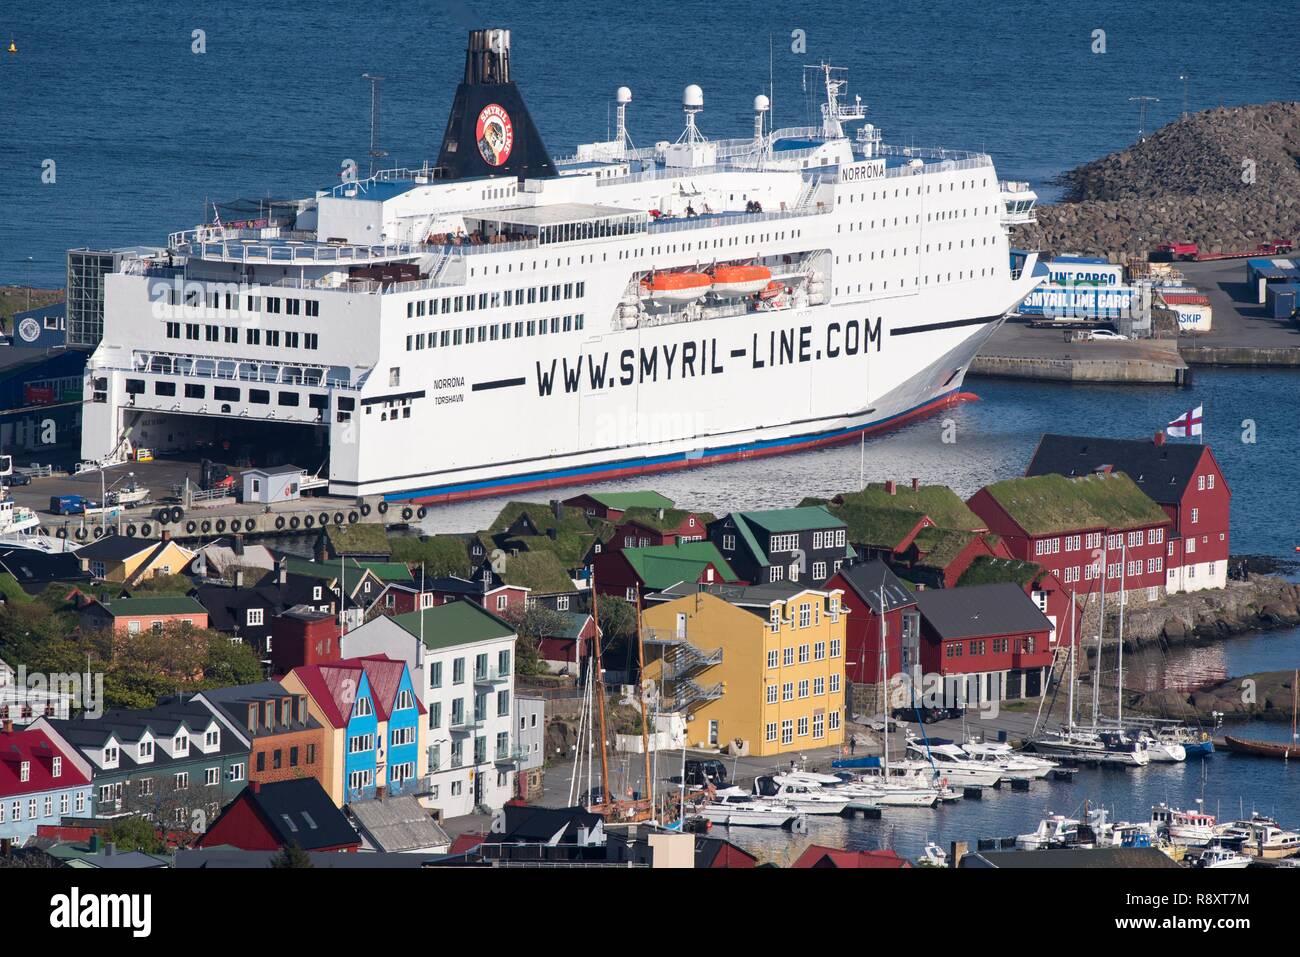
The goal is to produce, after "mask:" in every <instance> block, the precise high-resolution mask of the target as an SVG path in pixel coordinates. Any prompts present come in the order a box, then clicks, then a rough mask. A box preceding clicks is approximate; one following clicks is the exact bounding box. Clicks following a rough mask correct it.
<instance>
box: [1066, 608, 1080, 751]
mask: <svg viewBox="0 0 1300 957" xmlns="http://www.w3.org/2000/svg"><path fill="white" fill-rule="evenodd" d="M1077 611H1078V605H1076V604H1075V595H1074V589H1071V590H1070V715H1069V724H1068V727H1069V729H1070V730H1071V731H1073V730H1074V647H1075V635H1074V621H1075V618H1076V614H1075V613H1076V612H1077Z"/></svg>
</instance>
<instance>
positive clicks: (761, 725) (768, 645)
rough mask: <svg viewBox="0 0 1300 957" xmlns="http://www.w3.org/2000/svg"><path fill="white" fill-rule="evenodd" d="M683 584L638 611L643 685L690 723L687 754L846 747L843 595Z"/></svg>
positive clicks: (783, 586) (782, 587) (784, 587)
mask: <svg viewBox="0 0 1300 957" xmlns="http://www.w3.org/2000/svg"><path fill="white" fill-rule="evenodd" d="M699 587H700V586H697V585H694V584H691V583H683V584H681V585H677V586H674V587H673V588H670V589H668V590H667V591H665V592H662V593H660V594H659V595H658V596H655V597H654V600H653V601H652V603H651V604H650V606H649V607H647V608H646V609H645V612H644V628H643V634H644V637H645V641H646V657H647V659H649V660H648V661H647V664H646V677H647V678H650V679H652V680H654V681H655V682H656V683H657V684H658V685H659V686H660V687H661V688H662V690H663V694H664V696H665V703H666V704H669V705H670V706H671V707H673V708H675V709H677V710H679V711H684V712H685V713H686V715H687V724H686V738H687V743H688V745H689V746H691V747H719V748H722V747H728V746H731V745H733V743H737V744H738V746H739V748H740V749H741V750H742V751H747V752H748V753H749V754H758V755H775V754H786V753H792V752H799V751H802V750H806V749H810V748H825V747H832V746H835V747H838V746H839V745H841V744H842V743H843V742H844V693H845V680H844V630H845V622H846V615H847V614H848V613H847V612H846V611H845V610H844V608H843V605H842V603H841V601H840V598H841V596H842V594H843V593H842V592H841V591H840V590H839V589H836V590H834V591H830V592H826V591H821V590H819V589H815V588H800V587H799V586H798V585H796V584H792V583H779V582H778V583H774V584H770V585H756V586H727V585H722V586H710V587H709V588H707V589H705V590H700V591H697V590H696V589H697V588H699Z"/></svg>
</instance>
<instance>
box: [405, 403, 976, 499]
mask: <svg viewBox="0 0 1300 957" xmlns="http://www.w3.org/2000/svg"><path fill="white" fill-rule="evenodd" d="M978 398H979V396H977V395H975V394H974V393H972V392H956V391H953V392H948V393H946V394H944V395H941V396H939V397H938V398H937V399H932V400H931V401H929V402H926V403H924V404H922V405H919V406H917V407H916V408H914V409H908V410H907V411H906V412H900V413H899V414H898V415H895V416H892V417H890V418H888V419H882V420H880V421H879V422H873V423H871V424H870V425H867V426H853V427H850V428H847V429H836V430H834V431H831V432H823V433H817V434H814V435H803V436H793V437H791V438H786V439H770V440H767V441H760V442H752V443H748V444H745V445H738V446H729V447H725V448H720V449H715V450H712V451H709V452H703V453H699V454H694V453H691V454H688V453H685V452H679V453H675V454H673V455H665V456H659V457H653V458H643V459H627V460H624V461H622V462H608V463H603V464H598V465H584V466H580V467H578V468H572V469H558V470H556V471H553V472H532V473H529V474H527V475H519V476H506V477H503V478H495V479H485V480H483V481H481V482H466V483H463V484H459V485H442V486H437V487H435V488H428V489H417V490H415V491H411V492H390V493H389V494H387V495H385V496H384V499H385V500H386V501H389V502H415V503H417V504H420V505H435V504H445V503H449V502H464V501H469V500H470V499H476V498H489V497H492V496H497V495H509V494H513V493H515V492H525V491H529V490H531V489H539V488H559V487H562V486H566V485H581V484H583V483H585V482H593V481H602V482H603V481H609V480H611V479H618V478H630V477H631V476H634V475H649V474H653V473H656V472H671V471H676V470H678V469H686V468H694V467H695V466H698V465H719V464H721V463H723V462H736V461H740V460H741V459H754V458H761V457H764V456H769V455H785V454H787V453H789V452H804V451H807V450H808V449H816V448H821V447H823V446H827V445H837V444H839V443H843V442H849V441H852V440H853V439H856V438H857V437H858V436H860V435H863V434H867V435H869V434H871V433H873V432H881V431H884V430H886V429H891V428H895V427H897V426H899V425H902V424H903V423H904V422H908V421H910V420H912V419H915V418H919V417H921V416H924V415H927V414H929V413H931V412H934V411H936V410H938V409H941V408H945V407H947V406H950V405H955V404H956V403H958V402H967V401H970V400H974V399H978Z"/></svg>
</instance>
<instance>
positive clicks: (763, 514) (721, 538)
mask: <svg viewBox="0 0 1300 957" xmlns="http://www.w3.org/2000/svg"><path fill="white" fill-rule="evenodd" d="M709 540H710V541H711V542H713V544H715V545H717V546H718V548H719V549H720V550H721V552H722V555H723V557H724V558H726V560H727V562H728V563H729V564H730V565H731V567H732V568H733V569H734V570H735V572H736V574H737V575H739V576H740V578H741V579H742V580H743V581H747V582H750V583H751V584H762V583H764V582H779V581H793V582H807V583H809V584H820V583H821V582H824V581H825V580H826V579H827V578H829V577H830V576H831V575H834V574H835V573H836V572H837V571H839V570H840V566H841V565H843V564H844V562H845V561H846V560H851V559H853V558H854V557H856V553H855V552H854V551H853V548H852V546H850V545H849V544H848V526H847V525H846V524H845V522H844V520H843V519H841V518H837V517H836V516H834V515H832V514H831V513H830V511H828V510H827V509H826V507H825V506H822V505H811V506H803V507H800V508H773V509H766V510H764V511H757V512H730V513H728V514H727V515H724V516H723V517H722V518H719V519H717V520H716V521H713V522H711V523H710V524H709Z"/></svg>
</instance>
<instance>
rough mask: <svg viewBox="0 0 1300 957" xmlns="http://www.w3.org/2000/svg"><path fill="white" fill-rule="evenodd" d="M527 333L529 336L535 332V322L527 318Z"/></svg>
mask: <svg viewBox="0 0 1300 957" xmlns="http://www.w3.org/2000/svg"><path fill="white" fill-rule="evenodd" d="M528 334H529V335H530V336H533V335H536V334H537V322H536V321H535V320H533V319H529V320H528Z"/></svg>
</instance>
